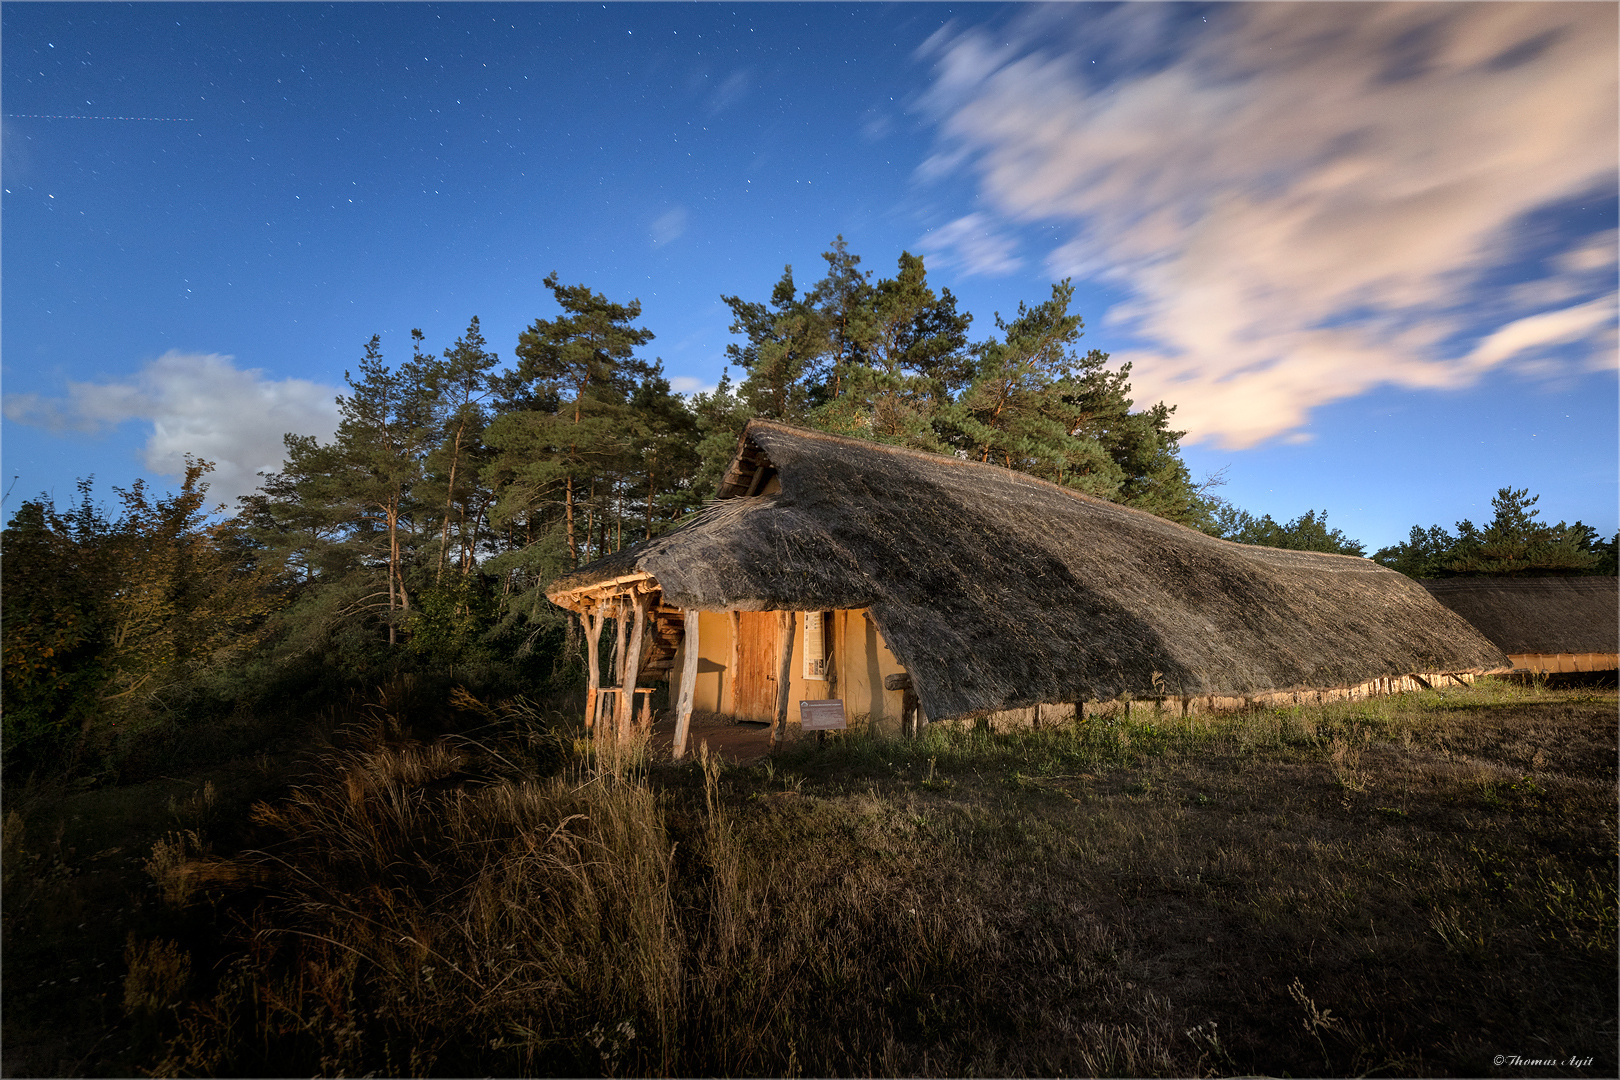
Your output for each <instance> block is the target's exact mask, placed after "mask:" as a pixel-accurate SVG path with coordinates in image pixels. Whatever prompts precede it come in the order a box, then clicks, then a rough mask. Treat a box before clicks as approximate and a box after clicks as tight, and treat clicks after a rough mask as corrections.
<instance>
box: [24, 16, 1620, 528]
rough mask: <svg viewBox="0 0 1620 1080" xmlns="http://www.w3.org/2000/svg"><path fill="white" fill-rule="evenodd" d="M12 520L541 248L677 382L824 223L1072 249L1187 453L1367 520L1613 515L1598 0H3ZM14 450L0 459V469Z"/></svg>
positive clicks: (538, 259)
mask: <svg viewBox="0 0 1620 1080" xmlns="http://www.w3.org/2000/svg"><path fill="white" fill-rule="evenodd" d="M0 24H3V25H0V92H3V104H4V120H3V122H0V123H3V126H0V150H3V160H0V170H3V172H0V175H3V181H4V183H3V186H4V196H3V201H0V212H3V215H4V217H3V232H0V260H3V262H0V267H3V272H4V276H3V279H0V309H3V310H0V359H3V376H4V384H3V388H4V415H5V420H6V423H5V426H4V445H3V449H4V471H5V477H4V483H5V484H6V485H7V486H8V487H13V484H14V487H13V490H12V491H11V493H10V495H9V496H8V497H7V501H6V514H7V515H9V514H10V512H11V511H12V510H13V509H15V507H16V505H17V503H18V501H19V500H20V499H22V498H25V497H32V496H34V495H35V494H37V493H39V492H41V491H47V492H52V493H54V495H55V497H56V498H57V500H58V502H59V503H62V502H66V501H68V500H69V498H70V497H71V496H72V490H73V483H74V480H75V478H77V477H81V476H88V475H91V474H93V475H94V476H95V477H96V478H97V490H98V492H99V493H101V494H102V495H103V496H109V495H110V490H109V489H110V486H111V485H114V484H117V485H125V484H128V483H129V482H130V481H131V480H132V479H133V478H134V477H136V476H138V475H144V476H147V477H148V478H150V479H157V480H160V482H164V481H166V480H167V479H172V478H173V477H174V476H176V475H177V473H178V471H179V463H180V461H181V459H182V455H183V454H185V453H187V452H189V453H193V454H196V455H200V456H202V457H205V458H208V459H211V460H214V461H216V462H217V463H218V466H219V468H218V471H217V473H216V476H215V483H214V494H215V495H218V496H220V497H221V498H231V497H234V496H235V495H237V494H240V493H242V492H243V491H246V490H248V489H250V488H251V486H252V484H253V483H254V474H255V473H256V472H257V471H259V470H261V469H274V468H275V467H276V465H277V463H278V460H279V458H278V453H279V449H280V443H281V435H282V434H283V433H284V432H287V431H296V432H300V433H308V434H318V435H322V436H325V435H329V434H330V432H331V430H332V427H333V425H334V422H335V415H336V410H335V406H334V404H333V397H334V396H335V395H336V394H337V393H339V392H341V390H342V388H343V376H344V372H345V370H352V369H355V367H356V365H357V362H358V360H359V358H360V356H361V355H362V346H363V344H364V342H365V341H366V340H367V339H369V338H370V337H371V335H372V334H381V335H382V340H383V344H384V351H385V356H386V357H388V358H390V359H396V360H397V359H403V358H404V357H406V356H407V355H408V354H409V351H410V346H409V334H410V330H411V329H412V328H413V327H420V328H421V329H422V330H423V331H424V332H425V333H426V335H427V339H428V343H429V345H430V346H432V347H433V348H435V349H442V348H444V347H446V346H448V345H450V344H451V343H452V342H453V341H454V340H455V338H456V337H457V336H459V335H460V333H461V332H462V331H463V330H464V329H465V327H466V326H467V323H468V320H469V319H470V318H471V317H472V316H475V315H476V316H478V317H479V318H480V320H481V322H482V325H483V330H484V333H485V336H486V337H487V338H488V340H489V342H490V345H491V347H492V348H494V349H495V350H496V351H497V352H499V353H500V354H501V355H502V357H503V358H506V359H510V357H511V353H512V348H513V346H514V344H515V343H516V340H517V335H518V333H519V331H520V330H522V329H523V328H524V327H526V326H528V325H529V324H530V323H531V322H533V321H534V320H535V319H536V318H550V317H553V316H554V315H555V314H556V309H555V306H554V304H553V303H552V301H551V299H550V296H549V293H548V292H547V291H546V290H545V289H544V288H543V287H542V285H541V281H542V279H543V278H544V277H545V276H546V275H547V274H548V273H550V272H552V271H555V272H557V274H558V275H559V276H560V277H561V278H562V280H563V281H564V282H567V283H575V282H583V283H585V284H587V285H589V286H590V287H591V288H593V289H595V290H598V291H600V292H603V293H606V294H607V295H608V296H609V297H610V298H611V299H614V300H619V301H628V300H630V299H632V298H636V299H639V300H640V301H641V304H642V307H643V319H642V323H643V325H645V326H646V327H647V328H648V329H650V330H652V331H653V332H654V333H655V334H656V335H657V338H656V340H655V341H654V342H653V343H652V344H651V345H650V346H649V347H648V348H647V350H646V353H645V354H646V355H647V356H648V357H649V358H651V357H661V358H662V359H663V361H664V364H665V368H666V371H667V373H668V374H669V375H670V376H671V379H672V382H673V383H674V385H675V387H676V389H678V390H682V391H684V392H691V391H696V390H700V389H704V388H707V387H711V386H713V385H714V384H715V382H716V381H717V380H718V378H719V376H720V372H721V370H722V368H723V366H724V348H725V345H726V344H727V342H728V341H729V340H731V338H730V335H729V334H728V332H727V326H728V324H729V321H730V320H729V313H728V312H727V310H726V308H725V306H724V305H723V304H722V303H721V300H720V296H721V294H722V293H725V294H738V295H741V296H743V297H745V298H749V299H765V298H767V297H768V295H769V292H770V289H771V286H772V285H773V284H774V283H775V281H776V279H777V277H778V276H779V275H780V274H781V271H782V267H783V266H784V264H792V265H793V267H794V269H795V273H796V276H797V278H798V280H799V282H800V283H801V285H808V284H810V283H811V282H813V281H814V280H815V279H816V278H817V277H819V276H820V271H821V269H822V266H823V264H822V262H821V260H820V258H819V257H818V256H819V254H820V252H822V251H823V250H825V249H826V248H827V246H828V244H829V243H830V242H831V241H832V240H833V238H834V237H835V236H837V235H840V234H842V235H843V236H844V237H845V239H846V240H847V241H848V243H849V246H850V248H851V250H853V251H855V252H857V253H859V254H861V255H862V257H863V264H862V265H863V266H864V267H866V268H869V269H871V270H874V271H876V272H877V273H878V274H879V275H887V274H892V273H893V271H894V267H895V260H896V259H897V257H898V256H899V254H900V252H901V251H902V250H910V251H912V252H915V253H919V254H922V255H923V256H924V257H925V259H926V262H927V266H928V268H929V272H930V278H931V280H932V282H933V283H934V285H935V287H936V288H938V287H939V286H949V287H950V288H951V290H952V291H953V292H955V293H956V294H957V296H958V297H959V298H960V300H961V302H962V307H964V308H965V309H966V310H968V311H971V312H973V313H974V315H975V316H976V322H975V326H974V332H975V337H983V336H986V335H987V334H988V333H989V332H990V331H991V330H992V329H993V326H994V321H993V313H994V312H996V311H998V310H999V311H1001V312H1003V313H1004V314H1005V313H1010V312H1012V311H1013V310H1015V309H1016V307H1017V305H1018V303H1019V301H1021V300H1022V301H1027V302H1030V303H1037V302H1040V301H1042V300H1044V299H1045V298H1046V297H1047V296H1049V295H1050V289H1051V284H1052V282H1053V281H1055V280H1058V279H1061V278H1064V277H1072V278H1073V280H1074V282H1075V284H1076V286H1077V292H1076V304H1075V307H1076V309H1077V310H1078V311H1079V312H1080V313H1081V314H1083V315H1084V316H1085V318H1086V323H1087V334H1086V337H1085V338H1084V339H1083V342H1082V347H1083V348H1101V349H1104V350H1107V351H1109V352H1111V353H1112V354H1113V355H1114V358H1115V359H1116V360H1128V361H1130V362H1131V363H1132V364H1133V372H1132V374H1133V382H1134V384H1135V386H1136V389H1137V398H1138V401H1139V403H1141V404H1146V403H1149V402H1151V401H1154V400H1159V399H1161V398H1162V399H1163V400H1165V401H1167V402H1169V403H1170V404H1173V405H1176V406H1177V407H1178V411H1177V414H1176V418H1177V421H1178V424H1177V426H1179V427H1185V428H1186V429H1187V430H1188V436H1187V440H1186V447H1185V457H1186V459H1187V461H1188V463H1189V465H1190V466H1191V468H1192V469H1193V472H1194V474H1195V476H1201V475H1203V474H1206V473H1209V472H1213V471H1215V470H1219V469H1221V468H1223V467H1224V468H1225V469H1226V476H1227V478H1228V484H1227V486H1226V487H1225V488H1223V489H1222V493H1223V494H1224V495H1226V496H1227V497H1229V498H1230V499H1232V500H1233V501H1234V502H1236V503H1237V504H1238V505H1239V506H1242V507H1244V508H1245V509H1248V510H1250V511H1251V512H1253V513H1255V514H1261V513H1270V514H1272V515H1273V516H1274V517H1277V518H1278V519H1279V520H1285V519H1288V518H1292V517H1295V516H1297V515H1299V514H1301V513H1303V512H1305V511H1307V510H1311V509H1317V510H1321V509H1326V510H1327V511H1328V514H1329V523H1330V525H1332V526H1336V527H1340V528H1343V529H1344V530H1345V531H1346V532H1347V533H1348V534H1349V535H1351V536H1353V537H1355V538H1357V539H1359V540H1362V541H1363V542H1364V543H1366V544H1367V545H1368V548H1369V550H1371V549H1373V548H1376V547H1379V546H1382V545H1384V544H1388V543H1393V542H1395V541H1397V540H1399V539H1402V538H1404V536H1405V533H1406V531H1407V529H1408V528H1409V527H1410V526H1411V525H1413V524H1423V525H1429V524H1434V523H1440V524H1445V525H1448V526H1449V525H1451V524H1452V523H1453V522H1455V521H1456V520H1458V519H1460V518H1463V517H1469V518H1471V519H1473V520H1474V521H1476V522H1479V521H1481V520H1485V519H1488V518H1489V517H1490V498H1491V496H1492V494H1494V492H1495V490H1496V489H1497V488H1498V487H1501V486H1504V485H1512V486H1515V487H1527V488H1529V489H1530V490H1532V491H1533V492H1538V493H1540V494H1541V496H1542V499H1541V504H1540V509H1541V510H1542V512H1543V516H1544V517H1545V518H1549V519H1551V520H1553V521H1556V520H1558V519H1560V518H1567V519H1569V520H1574V519H1575V518H1581V519H1583V520H1584V521H1586V522H1587V523H1588V524H1591V525H1594V526H1596V527H1597V528H1599V529H1600V530H1604V531H1605V532H1608V533H1612V532H1613V531H1614V530H1615V529H1616V528H1617V524H1620V523H1617V518H1620V510H1617V482H1620V477H1617V457H1620V454H1617V444H1620V427H1617V415H1620V404H1617V386H1616V366H1617V365H1616V291H1617V290H1616V218H1617V199H1616V173H1615V162H1616V159H1617V155H1620V149H1617V138H1616V131H1617V127H1620V121H1617V117H1616V104H1615V103H1616V99H1617V93H1620V90H1617V73H1616V72H1617V48H1616V40H1617V38H1616V8H1615V7H1614V6H1613V5H1607V4H1578V5H1560V4H1539V3H1536V4H1522V5H1521V4H1514V3H1502V4H1489V5H1484V6H1480V7H1470V6H1465V5H1458V4H1437V5H1420V4H1401V5H1395V6H1391V7H1381V6H1377V5H1371V4H1365V5H1363V4H1355V5H1342V6H1341V5H1298V6H1295V5H1287V4H1266V5H1258V6H1245V5H1211V6H1194V5H1171V4H1124V5H1085V4H1081V5H1060V6H1052V7H1035V8H1029V7H1013V6H1001V5H957V6H953V5H929V4H903V5H892V6H891V5H860V6H848V5H837V4H815V5H795V4H772V5H722V4H696V5H680V6H675V5H661V4H612V5H593V4H566V5H562V4H559V5H552V4H501V5H485V4H456V5H436V4H352V5H350V4H338V5H314V4H295V5H292V4H289V5H282V4H243V5H236V4H231V5H215V4H181V5H168V4H136V5H113V4H95V3H89V4H20V3H12V4H7V5H5V6H4V8H3V9H0ZM13 478H15V482H14V480H13Z"/></svg>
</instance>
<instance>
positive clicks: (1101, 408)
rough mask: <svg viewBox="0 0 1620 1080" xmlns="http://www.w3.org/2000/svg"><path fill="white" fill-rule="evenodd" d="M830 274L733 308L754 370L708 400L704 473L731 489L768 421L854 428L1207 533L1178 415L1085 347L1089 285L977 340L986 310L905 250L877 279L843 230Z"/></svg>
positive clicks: (785, 285)
mask: <svg viewBox="0 0 1620 1080" xmlns="http://www.w3.org/2000/svg"><path fill="white" fill-rule="evenodd" d="M822 258H823V259H824V260H825V262H826V263H827V273H826V276H825V277H824V278H822V280H820V281H819V282H817V283H816V284H815V285H813V286H812V287H811V288H810V289H809V290H808V291H806V292H804V293H803V294H800V293H799V291H798V289H797V286H796V284H795V282H794V278H793V269H792V267H787V268H786V269H785V270H784V272H783V275H782V277H781V279H780V280H779V281H778V282H777V284H776V286H775V288H774V289H773V290H772V293H771V297H770V299H769V300H768V301H746V300H743V299H741V298H739V297H736V296H726V297H722V299H723V300H724V301H725V302H726V304H727V305H728V306H729V307H730V308H731V311H732V315H733V322H732V327H731V329H732V332H733V333H735V334H738V335H740V336H741V337H742V339H743V340H742V341H740V342H736V343H733V344H731V345H729V346H728V347H727V356H728V358H729V359H730V360H731V361H732V363H734V364H735V365H736V366H737V367H738V368H739V369H741V371H742V372H744V378H743V381H742V382H741V384H737V385H733V384H732V382H731V381H730V379H729V377H727V378H725V379H723V380H722V382H721V385H720V387H719V388H718V389H717V390H716V391H715V392H714V393H713V394H710V395H705V396H703V397H702V398H701V399H700V400H697V401H694V403H693V406H694V409H695V410H696V412H697V413H698V417H699V419H698V424H699V427H700V429H701V430H702V432H703V441H702V443H701V446H700V454H701V457H702V460H703V466H702V469H701V471H700V473H699V476H700V479H701V481H702V485H703V486H708V485H709V484H711V483H712V482H713V481H717V480H718V479H719V476H720V474H721V471H722V470H723V469H724V468H725V465H726V463H727V462H728V461H729V460H730V457H731V455H732V453H733V452H734V450H735V448H736V439H737V436H738V435H739V434H740V433H741V431H742V427H743V425H744V424H745V423H746V422H747V420H748V419H749V418H751V417H753V416H763V417H767V418H770V419H777V420H784V421H787V422H790V423H796V424H802V425H806V426H810V427H815V428H819V429H821V430H824V431H831V432H835V433H837V434H841V435H851V436H855V437H858V438H865V439H872V440H874V441H877V442H886V443H891V444H894V445H900V446H910V447H915V448H919V449H924V450H932V451H936V452H942V453H951V454H956V455H958V456H960V457H965V458H969V459H972V460H977V461H984V462H992V463H995V464H1000V465H1003V466H1005V467H1007V468H1012V469H1018V470H1020V471H1024V472H1030V473H1033V474H1034V475H1037V476H1041V477H1043V478H1045V479H1049V480H1052V481H1053V482H1055V483H1059V484H1064V485H1067V486H1070V487H1073V488H1076V489H1077V490H1080V491H1084V492H1087V493H1090V494H1095V495H1100V496H1102V497H1104V498H1108V499H1114V500H1116V501H1119V502H1122V503H1125V504H1126V505H1130V506H1136V507H1140V508H1142V509H1145V510H1148V511H1150V512H1152V513H1156V514H1160V515H1162V516H1164V517H1168V518H1170V519H1172V520H1175V521H1180V522H1183V523H1185V524H1190V525H1202V524H1204V523H1206V521H1207V520H1208V516H1209V512H1208V506H1207V503H1206V500H1205V499H1204V498H1203V497H1202V495H1201V493H1200V492H1199V491H1198V490H1196V489H1195V488H1194V486H1193V484H1192V483H1191V480H1190V477H1189V476H1188V473H1187V469H1186V466H1185V465H1184V464H1183V463H1182V461H1181V458H1180V439H1181V435H1182V433H1181V432H1178V431H1174V430H1172V429H1171V427H1170V418H1171V416H1172V414H1173V413H1174V407H1173V406H1169V405H1166V404H1164V403H1162V402H1161V403H1159V404H1156V405H1154V406H1152V407H1151V408H1149V409H1146V410H1142V411H1133V402H1132V401H1131V399H1130V382H1129V373H1130V367H1129V365H1125V366H1123V367H1121V368H1119V369H1113V368H1110V367H1109V366H1108V360H1109V358H1108V355H1107V354H1106V353H1103V352H1100V351H1098V350H1091V351H1090V352H1088V353H1086V354H1085V355H1083V356H1082V355H1079V354H1078V353H1077V352H1076V351H1075V345H1076V343H1077V342H1078V340H1079V338H1080V336H1081V331H1082V329H1083V325H1084V324H1083V321H1082V320H1081V318H1080V316H1079V315H1076V314H1073V313H1071V312H1070V311H1069V303H1070V301H1071V300H1072V298H1073V295H1074V290H1073V287H1072V286H1071V285H1070V284H1069V283H1068V282H1062V283H1059V284H1057V285H1054V286H1053V288H1052V296H1051V299H1049V300H1048V301H1046V302H1045V303H1042V304H1039V305H1036V306H1035V307H1033V308H1030V307H1028V306H1026V305H1024V304H1020V305H1019V308H1018V312H1017V314H1016V316H1014V317H1013V318H1012V319H1011V320H1004V319H1002V318H1001V317H1000V316H999V315H997V316H996V329H997V333H996V334H995V335H993V336H992V337H990V338H989V339H987V340H985V341H982V342H978V343H972V342H970V341H969V338H968V330H969V327H970V326H971V323H972V316H970V315H968V314H966V313H963V312H958V311H957V308H956V298H955V297H954V296H953V295H952V294H951V292H950V290H949V289H942V290H940V291H938V292H935V290H934V289H933V288H932V287H931V286H930V285H929V284H928V280H927V272H926V268H925V267H924V265H923V260H922V259H921V258H920V257H918V256H915V255H912V254H911V253H910V252H902V253H901V255H900V258H899V260H898V263H897V266H896V273H895V276H894V277H892V278H882V279H879V280H877V281H873V280H872V277H871V274H870V273H869V272H867V271H863V270H861V269H860V261H861V260H860V257H859V256H857V255H853V254H851V253H850V252H849V250H848V248H847V246H846V245H845V242H844V239H843V237H839V238H838V239H837V240H835V241H834V242H833V245H832V247H831V249H830V250H828V251H827V252H825V253H824V254H823V256H822Z"/></svg>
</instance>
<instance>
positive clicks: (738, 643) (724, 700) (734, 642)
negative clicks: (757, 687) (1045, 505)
mask: <svg viewBox="0 0 1620 1080" xmlns="http://www.w3.org/2000/svg"><path fill="white" fill-rule="evenodd" d="M741 649H742V612H740V611H733V612H732V613H731V659H730V660H728V661H726V681H725V684H724V685H723V686H722V687H721V688H720V690H721V694H720V711H721V712H723V713H727V714H735V713H736V711H737V663H738V657H739V656H740V655H741V652H740V650H741Z"/></svg>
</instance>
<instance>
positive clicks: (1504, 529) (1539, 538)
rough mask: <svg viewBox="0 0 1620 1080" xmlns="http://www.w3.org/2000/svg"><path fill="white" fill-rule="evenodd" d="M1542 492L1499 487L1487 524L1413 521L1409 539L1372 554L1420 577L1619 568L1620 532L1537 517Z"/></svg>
mask: <svg viewBox="0 0 1620 1080" xmlns="http://www.w3.org/2000/svg"><path fill="white" fill-rule="evenodd" d="M1540 498H1541V496H1539V495H1531V494H1530V491H1529V489H1528V488H1512V487H1504V488H1498V489H1497V492H1496V496H1495V497H1494V498H1493V499H1492V500H1491V506H1492V508H1493V509H1494V511H1495V513H1494V515H1493V516H1492V518H1491V521H1490V524H1488V525H1486V526H1485V528H1483V529H1481V528H1479V527H1477V526H1476V525H1475V524H1474V523H1473V522H1472V521H1469V520H1467V519H1464V520H1462V521H1459V522H1457V531H1456V533H1455V534H1453V533H1451V532H1449V531H1447V530H1446V529H1445V528H1444V527H1442V526H1439V525H1431V526H1430V527H1429V528H1427V529H1425V528H1423V527H1422V526H1420V525H1414V526H1412V532H1411V533H1410V535H1409V536H1408V537H1407V539H1406V541H1405V542H1404V543H1400V544H1395V545H1392V546H1390V547H1385V548H1380V549H1379V550H1378V551H1376V552H1375V553H1374V554H1373V556H1372V557H1373V560H1374V561H1375V562H1378V563H1381V564H1382V565H1384V566H1387V567H1389V568H1390V569H1392V570H1398V571H1400V572H1401V573H1403V574H1406V575H1407V576H1408V577H1415V578H1438V577H1452V576H1456V575H1505V576H1510V577H1521V576H1522V577H1538V576H1546V575H1555V574H1601V575H1613V574H1615V573H1616V558H1615V556H1616V550H1617V548H1620V533H1616V534H1615V536H1613V537H1611V538H1609V539H1608V540H1604V539H1603V538H1601V537H1600V536H1599V535H1598V533H1597V530H1596V529H1593V528H1592V527H1591V526H1589V525H1586V524H1584V523H1582V522H1579V521H1577V522H1575V524H1573V525H1570V524H1567V523H1565V522H1563V521H1560V522H1559V523H1558V524H1556V525H1549V524H1547V523H1546V522H1543V521H1540V520H1538V518H1539V517H1540V514H1541V512H1540V511H1539V510H1537V509H1535V504H1536V503H1537V502H1538V501H1539V500H1540Z"/></svg>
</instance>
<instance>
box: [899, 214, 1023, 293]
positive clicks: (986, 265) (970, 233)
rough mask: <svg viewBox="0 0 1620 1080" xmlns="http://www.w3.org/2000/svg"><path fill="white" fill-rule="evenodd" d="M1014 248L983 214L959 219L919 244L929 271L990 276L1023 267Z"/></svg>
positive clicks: (925, 237) (927, 236)
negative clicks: (928, 265)
mask: <svg viewBox="0 0 1620 1080" xmlns="http://www.w3.org/2000/svg"><path fill="white" fill-rule="evenodd" d="M1014 246H1015V245H1014V242H1013V240H1012V238H1011V237H1009V236H1007V235H1006V233H1004V232H1002V231H1001V230H1000V229H998V228H997V226H996V223H995V221H994V220H993V219H992V218H991V217H990V216H989V215H988V214H980V213H972V214H967V215H965V216H963V217H959V218H957V219H956V220H955V221H952V222H950V223H949V224H946V225H942V226H940V227H939V228H937V229H934V230H933V231H932V232H930V233H928V235H926V236H924V237H923V238H922V239H921V240H919V241H917V247H918V249H919V250H921V251H922V253H923V255H924V256H925V257H926V258H927V261H928V262H929V264H930V269H936V270H945V269H956V270H960V271H961V272H962V273H963V274H983V275H985V276H987V277H998V276H1000V275H1003V274H1011V273H1013V272H1014V271H1016V270H1018V269H1020V268H1021V267H1022V266H1023V265H1024V260H1022V259H1020V258H1019V257H1018V256H1017V255H1016V254H1014V250H1013V249H1014Z"/></svg>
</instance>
